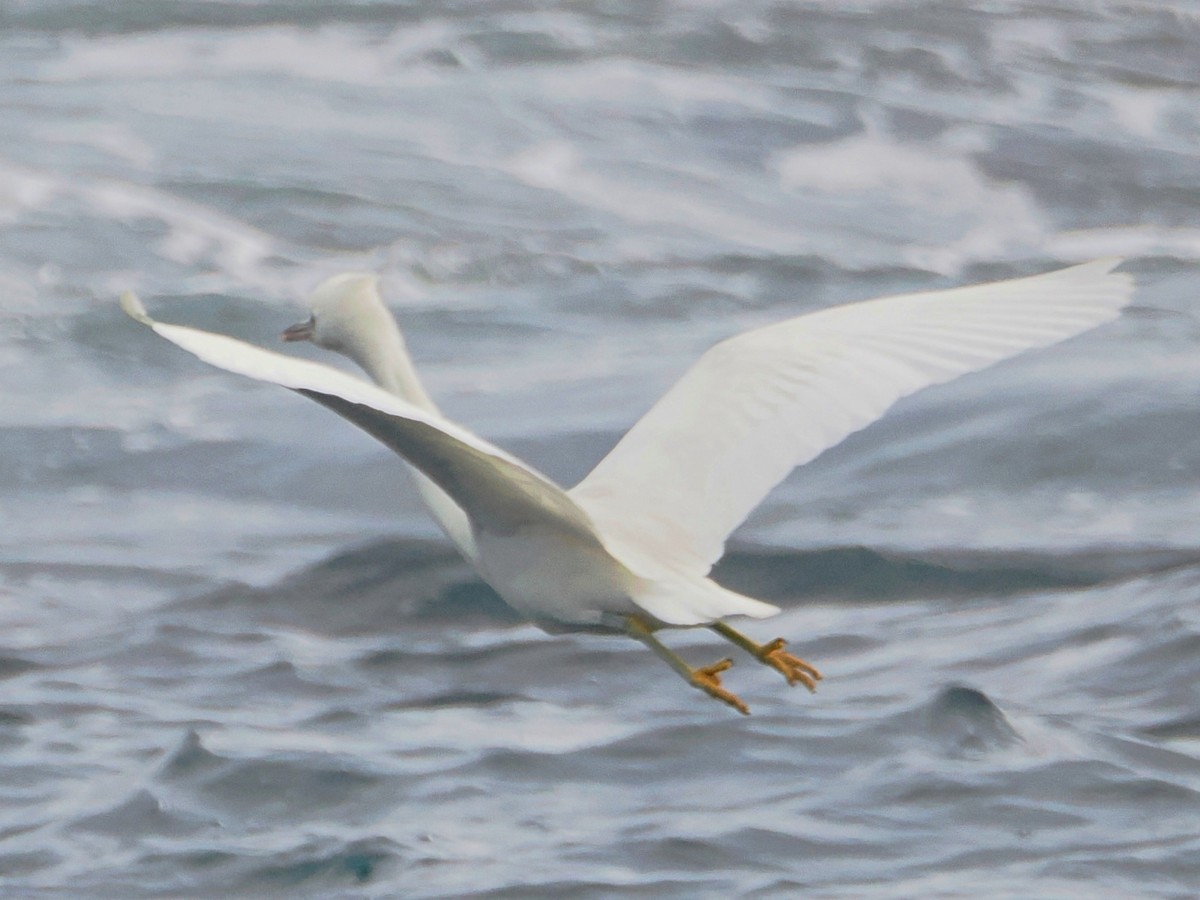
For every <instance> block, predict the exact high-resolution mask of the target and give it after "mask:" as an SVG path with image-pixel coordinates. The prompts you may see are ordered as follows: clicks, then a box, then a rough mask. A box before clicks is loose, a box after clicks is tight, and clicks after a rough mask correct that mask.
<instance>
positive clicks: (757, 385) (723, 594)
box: [121, 259, 1133, 713]
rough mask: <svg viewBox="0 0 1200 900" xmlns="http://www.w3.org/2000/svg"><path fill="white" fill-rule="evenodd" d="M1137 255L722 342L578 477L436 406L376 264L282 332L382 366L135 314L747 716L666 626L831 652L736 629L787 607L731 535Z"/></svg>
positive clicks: (501, 565) (459, 533) (1076, 315)
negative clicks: (400, 480)
mask: <svg viewBox="0 0 1200 900" xmlns="http://www.w3.org/2000/svg"><path fill="white" fill-rule="evenodd" d="M1120 262H1121V261H1120V260H1119V259H1109V260H1098V261H1095V262H1090V263H1085V264H1083V265H1078V266H1073V267H1070V268H1066V269H1059V270H1057V271H1053V272H1049V273H1046V274H1043V275H1035V276H1032V277H1027V278H1017V279H1012V280H1009V281H1000V282H995V283H990V284H980V285H974V286H969V287H960V288H954V289H950V290H942V291H931V292H924V293H915V294H905V295H900V296H894V297H885V298H881V299H876V300H868V301H863V302H858V303H851V304H847V305H844V306H837V307H833V308H830V309H824V310H820V311H818V312H813V313H809V314H807V315H802V316H799V317H797V318H793V319H790V320H787V321H784V322H780V323H778V324H773V325H768V326H765V327H761V328H756V329H754V330H751V331H747V332H744V333H742V334H738V335H735V336H733V337H730V338H728V339H726V340H724V341H722V342H720V343H718V344H717V345H715V346H714V347H712V348H711V349H710V350H708V351H707V352H706V353H705V354H704V355H703V356H701V358H700V360H699V361H698V362H697V363H695V365H693V366H692V368H691V369H690V370H689V371H688V372H687V373H686V374H685V375H684V376H683V378H682V379H681V380H680V381H679V382H678V383H677V384H675V386H674V387H672V388H671V389H670V390H669V391H668V392H667V393H666V395H665V396H663V397H662V399H660V400H659V401H658V402H657V403H656V404H655V405H654V406H653V407H652V408H651V410H650V411H649V412H648V413H647V414H646V415H645V416H644V417H643V418H642V419H641V420H640V421H639V422H638V423H637V424H635V425H634V426H633V428H631V429H630V431H629V432H628V433H627V434H626V435H625V436H624V437H623V438H622V439H621V440H620V442H618V443H617V445H616V446H615V447H614V448H613V449H612V451H611V452H610V453H609V454H608V455H607V456H606V457H604V459H602V460H601V461H600V463H599V464H598V465H597V466H596V468H595V469H593V470H592V472H591V473H590V474H589V475H588V476H587V477H586V478H584V479H583V480H582V481H581V482H580V483H579V484H577V485H576V486H575V487H573V488H571V489H570V490H564V489H563V488H561V487H559V486H558V485H557V484H555V483H554V482H553V481H551V480H550V479H549V478H547V477H546V476H544V475H542V474H540V473H539V472H537V471H536V470H534V469H533V468H532V467H530V466H528V465H526V464H525V463H523V462H521V461H520V460H518V459H516V458H515V457H513V456H511V455H510V454H508V453H506V452H505V451H503V450H501V449H499V448H498V447H496V446H494V445H492V444H491V443H489V442H488V441H486V440H484V439H482V438H480V437H478V436H477V435H475V434H472V433H471V432H470V431H468V430H467V429H465V428H463V427H462V426H460V425H457V424H455V423H453V422H451V421H449V420H447V419H446V418H445V417H444V416H442V414H441V413H440V412H439V411H438V409H437V407H436V406H435V405H434V403H433V401H432V400H431V399H430V397H429V395H428V394H427V393H426V392H425V389H424V388H423V387H422V385H421V382H420V379H419V378H418V377H417V372H416V369H415V368H414V366H413V364H412V361H411V359H410V357H409V355H408V351H407V349H406V347H405V343H404V338H403V336H402V334H401V332H400V329H399V327H398V326H397V324H396V321H395V319H394V318H393V317H392V316H391V314H390V313H389V312H388V310H387V308H386V307H385V306H384V305H383V302H382V301H381V300H380V297H379V293H378V287H377V279H376V278H375V277H374V276H372V275H367V274H357V273H350V274H343V275H337V276H334V277H333V278H330V279H328V280H326V281H325V282H323V283H322V284H321V285H320V286H319V287H317V289H316V290H315V291H314V292H313V293H312V295H311V296H310V298H309V301H310V304H311V308H312V317H311V318H309V319H308V321H306V322H304V323H302V324H300V325H296V326H293V327H291V328H289V329H287V331H285V332H284V334H283V337H284V339H285V340H289V341H297V340H311V341H313V342H314V343H315V344H317V345H319V346H321V347H325V348H328V349H330V350H335V351H337V352H339V353H342V354H345V355H346V356H348V357H350V358H351V359H352V360H354V361H355V362H356V363H357V364H358V365H359V366H360V367H361V368H362V369H364V370H365V371H366V373H367V374H368V375H369V376H370V377H371V379H372V380H373V381H374V382H375V383H374V384H371V383H369V382H367V381H364V380H363V379H361V378H357V377H355V376H353V375H350V374H348V373H346V372H342V371H340V370H337V369H334V368H331V367H329V366H325V365H321V364H319V363H315V362H310V361H307V360H302V359H296V358H294V357H289V356H285V355H283V354H280V353H275V352H272V351H269V350H264V349H262V348H260V347H256V346H253V345H251V344H246V343H244V342H242V341H238V340H234V339H233V338H229V337H225V336H223V335H217V334H211V333H208V332H205V331H200V330H197V329H194V328H188V327H184V326H180V325H168V324H164V323H160V322H156V321H154V320H153V319H151V318H150V317H149V316H148V315H147V314H146V310H145V307H144V306H143V305H142V303H141V301H140V300H138V298H137V297H136V296H134V295H133V294H131V293H126V294H124V295H123V296H122V297H121V305H122V308H123V309H124V310H125V312H127V313H128V314H129V315H130V316H132V317H133V318H134V319H136V320H138V321H139V322H141V323H143V324H145V325H148V326H149V327H151V328H152V329H154V331H155V332H157V333H158V334H159V335H161V336H162V337H164V338H166V339H167V340H168V341H171V342H172V343H174V344H177V345H178V346H180V347H182V348H183V349H184V350H187V351H189V352H190V353H192V354H194V355H196V356H197V357H199V358H200V359H202V360H204V361H205V362H207V363H210V364H212V365H214V366H217V367H219V368H221V369H225V370H227V371H230V372H235V373H237V374H240V375H244V376H248V377H250V378H254V379H257V380H259V381H267V382H273V383H275V384H279V385H282V386H284V387H287V388H290V389H292V390H294V391H297V392H298V393H300V394H303V395H304V396H306V397H309V398H311V399H313V400H316V401H317V402H318V403H320V404H322V405H323V406H326V407H328V408H330V409H332V410H333V411H334V412H336V413H338V414H339V415H341V416H343V417H344V418H346V419H349V420H350V421H351V422H353V423H354V424H355V425H358V426H359V427H360V428H362V429H363V430H364V431H366V432H368V433H369V434H371V435H372V436H374V437H376V438H378V439H379V440H380V441H382V442H383V443H384V444H386V445H387V446H388V447H390V448H391V449H392V450H394V451H395V452H396V453H398V454H399V455H400V456H401V457H403V458H404V459H405V460H406V461H407V462H408V463H409V464H410V465H412V466H413V467H414V468H415V469H416V470H417V472H418V474H417V486H418V488H419V490H420V492H421V495H422V497H423V498H424V500H425V502H426V504H427V505H428V507H429V510H430V512H431V513H432V514H433V516H434V517H435V518H436V519H437V520H438V522H439V523H440V525H441V527H442V529H443V530H444V531H445V533H446V534H447V536H448V537H449V538H450V539H451V540H452V541H453V542H454V543H455V544H456V545H457V546H458V548H459V550H461V551H462V554H463V556H465V557H466V558H467V560H468V561H469V562H470V563H471V565H472V566H473V567H474V568H475V570H476V571H477V572H478V573H479V575H480V576H481V577H482V578H483V579H484V580H485V581H486V582H487V583H488V584H490V585H491V586H492V587H493V588H495V589H496V591H497V592H498V593H499V594H500V596H501V597H503V598H504V600H505V601H506V602H507V603H509V604H510V605H511V606H513V607H514V608H515V609H517V610H518V611H519V612H521V613H522V614H524V615H525V616H526V617H528V618H529V619H530V620H532V621H533V622H535V623H537V624H538V625H540V626H542V627H543V628H544V629H546V630H547V631H602V632H610V633H614V632H615V633H624V634H627V635H629V636H630V637H633V638H636V639H637V640H639V641H641V642H642V643H644V644H646V645H647V646H648V647H649V648H650V649H651V650H653V651H654V652H655V653H656V654H658V655H659V656H660V657H661V658H662V659H663V660H665V661H666V662H667V663H668V664H669V665H670V666H671V667H672V668H673V669H674V670H675V671H676V672H678V673H679V674H680V675H681V676H682V677H683V678H684V679H685V680H686V681H688V682H689V683H690V684H692V685H693V686H695V687H697V688H699V689H700V690H702V691H704V692H705V693H707V694H709V695H710V696H712V697H715V698H716V699H718V700H721V701H723V702H725V703H727V704H729V705H730V706H732V707H733V708H734V709H737V710H738V711H740V712H742V713H748V712H749V709H748V708H747V706H746V704H745V703H743V702H742V701H741V700H740V699H739V698H738V697H737V696H736V695H735V694H733V693H732V692H730V691H729V690H727V689H726V688H725V687H723V686H722V684H721V678H720V674H721V673H722V672H724V671H725V670H726V669H728V668H729V667H730V666H731V665H732V660H730V659H722V660H720V661H719V662H716V663H714V664H712V665H710V666H701V667H695V666H692V665H689V664H688V663H687V662H685V661H684V660H683V659H682V658H681V657H680V656H679V655H677V654H676V653H674V652H673V651H671V650H670V649H668V648H667V647H666V646H665V645H664V644H663V643H662V642H661V641H660V640H659V639H658V637H656V634H655V633H656V632H658V631H659V630H661V629H664V628H688V627H699V626H703V627H708V628H711V629H712V630H713V631H715V632H716V633H717V634H719V635H721V636H722V637H724V638H726V639H728V640H729V641H731V642H733V643H734V644H735V645H737V646H738V647H739V648H741V649H742V650H744V651H746V652H748V653H749V654H750V655H751V656H752V657H753V658H755V659H757V660H758V661H760V662H762V663H764V664H766V665H768V666H770V667H772V668H774V669H776V670H778V671H779V672H780V673H781V674H782V675H783V676H784V678H786V679H787V681H788V683H789V684H792V685H794V684H804V685H805V686H806V687H808V688H809V689H810V690H812V689H814V688H815V686H816V682H817V680H818V679H820V678H821V675H820V673H819V672H818V671H817V669H816V668H814V667H813V666H811V665H809V664H808V663H807V662H805V661H804V660H802V659H799V658H797V657H796V656H793V655H792V654H790V653H788V652H787V650H786V649H785V646H786V643H785V641H784V640H783V639H782V638H776V639H775V640H772V641H768V642H766V643H759V642H757V641H755V640H753V639H752V638H750V637H747V636H746V635H744V634H742V633H741V632H739V631H736V630H734V629H733V628H732V627H730V626H729V625H728V624H727V623H726V622H725V621H724V619H725V618H727V617H729V616H749V617H751V618H763V617H766V616H771V615H774V614H776V613H777V612H779V609H778V607H775V606H773V605H771V604H769V603H764V602H762V601H761V600H755V599H753V598H751V597H746V596H743V595H741V594H737V593H735V592H733V591H731V590H728V589H726V588H724V587H722V586H721V585H719V584H717V583H716V582H715V581H713V580H711V579H710V578H709V577H708V574H709V571H710V569H711V568H712V566H713V564H714V563H715V562H716V561H717V560H718V559H719V558H720V557H721V555H722V554H723V553H724V548H725V541H726V539H727V538H728V536H729V534H730V533H731V532H732V531H733V530H734V529H735V528H737V526H738V525H740V524H741V523H742V521H743V520H744V519H745V518H746V517H747V516H748V515H749V514H750V512H751V511H752V510H753V509H754V508H755V507H756V506H758V504H759V503H760V502H761V501H762V499H763V498H764V497H765V496H766V495H767V493H768V492H769V491H770V490H771V489H772V488H774V487H775V486H776V485H777V484H778V483H779V482H780V481H782V480H783V479H784V478H785V477H786V476H787V474H788V473H789V472H790V471H791V470H792V469H793V468H795V467H796V466H798V465H801V464H802V463H805V462H808V461H809V460H811V459H812V458H813V457H815V456H817V455H818V454H819V453H821V452H822V451H823V450H825V449H827V448H829V447H831V446H833V445H834V444H836V443H838V442H839V441H841V440H842V439H843V438H845V437H846V436H847V435H849V434H851V433H852V432H854V431H857V430H859V429H860V428H863V427H864V426H866V425H868V424H869V423H871V422H873V421H874V420H875V419H877V418H879V417H880V416H881V415H883V413H884V412H885V411H886V410H887V409H888V408H889V407H890V406H892V404H894V403H895V402H896V401H897V400H899V399H900V398H901V397H904V396H907V395H909V394H912V393H913V392H914V391H917V390H920V389H921V388H923V387H927V386H929V385H933V384H937V383H940V382H945V381H949V380H950V379H952V378H955V377H956V376H958V375H962V374H965V373H967V372H972V371H976V370H978V369H982V368H984V367H986V366H988V365H990V364H992V363H995V362H998V361H1000V360H1002V359H1006V358H1008V357H1011V356H1015V355H1016V354H1018V353H1021V352H1022V351H1025V350H1029V349H1032V348H1035V347H1044V346H1047V345H1050V344H1053V343H1056V342H1058V341H1062V340H1065V339H1066V338H1069V337H1072V336H1073V335H1076V334H1079V333H1081V332H1083V331H1086V330H1088V329H1090V328H1093V327H1095V326H1097V325H1100V324H1101V323H1104V322H1107V321H1110V320H1112V319H1114V318H1116V317H1117V315H1118V314H1119V312H1120V310H1121V308H1122V307H1124V306H1125V305H1126V304H1127V303H1128V302H1129V300H1130V298H1131V296H1132V294H1133V280H1132V278H1130V276H1129V275H1127V274H1122V273H1114V272H1113V271H1112V270H1113V269H1114V268H1115V267H1116V266H1117V265H1118V264H1119V263H1120Z"/></svg>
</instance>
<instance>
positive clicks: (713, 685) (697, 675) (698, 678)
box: [689, 658, 750, 716]
mask: <svg viewBox="0 0 1200 900" xmlns="http://www.w3.org/2000/svg"><path fill="white" fill-rule="evenodd" d="M732 665H733V660H732V659H728V658H726V659H723V660H721V661H720V662H715V663H713V664H712V665H711V666H705V667H704V668H702V669H692V676H691V678H690V679H689V680H690V681H691V683H692V684H693V685H695V686H696V687H698V688H700V690H702V691H704V693H706V694H708V696H710V697H715V698H716V699H717V700H720V701H721V702H723V703H728V704H729V705H730V706H732V707H733V708H734V709H736V710H737V711H738V712H740V713H741V714H742V715H744V716H748V715H750V707H748V706H747V705H746V704H745V703H743V702H742V701H741V700H740V699H738V697H737V695H736V694H734V693H732V692H730V691H727V690H725V688H723V687H721V678H720V674H721V673H722V672H724V671H725V670H726V669H728V668H729V667H730V666H732Z"/></svg>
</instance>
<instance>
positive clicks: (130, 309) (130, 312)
mask: <svg viewBox="0 0 1200 900" xmlns="http://www.w3.org/2000/svg"><path fill="white" fill-rule="evenodd" d="M120 303H121V311H122V312H124V313H125V315H127V316H129V318H131V319H133V320H134V321H135V322H140V323H141V324H143V325H147V326H149V327H151V328H153V327H154V320H153V319H151V318H150V314H149V313H147V312H146V307H145V306H144V305H143V304H142V301H141V300H140V299H138V295H137V294H135V293H134V292H133V291H125V292H124V293H123V294H121V298H120Z"/></svg>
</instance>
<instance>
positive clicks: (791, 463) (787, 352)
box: [569, 259, 1133, 574]
mask: <svg viewBox="0 0 1200 900" xmlns="http://www.w3.org/2000/svg"><path fill="white" fill-rule="evenodd" d="M1120 262H1121V260H1119V259H1110V260H1098V261H1096V262H1091V263H1086V264H1084V265H1080V266H1074V267H1071V268H1068V269H1061V270H1058V271H1055V272H1050V273H1047V274H1044V275H1035V276H1032V277H1029V278H1019V279H1013V280H1010V281H1003V282H996V283H992V284H982V285H973V286H970V287H963V288H955V289H951V290H945V291H935V292H926V293H918V294H905V295H901V296H895V297H885V298H881V299H877V300H868V301H864V302H861V303H854V304H850V305H846V306H839V307H834V308H831V309H827V310H823V311H820V312H816V313H811V314H808V315H804V316H800V317H798V318H795V319H791V320H788V321H785V322H781V323H778V324H774V325H768V326H766V327H763V328H758V329H755V330H752V331H748V332H745V333H743V334H739V335H736V336H734V337H731V338H729V339H727V340H725V341H723V342H722V343H720V344H717V345H716V346H714V347H713V348H712V349H711V350H709V351H708V352H707V353H705V354H704V355H703V356H702V357H701V358H700V360H699V361H698V362H697V363H696V364H695V365H694V366H693V367H692V368H691V369H690V370H689V371H688V372H687V373H686V374H685V375H684V377H683V378H682V379H681V380H680V381H679V382H678V383H676V384H675V385H674V386H673V387H672V388H671V389H670V390H669V391H668V392H667V393H666V394H665V395H664V396H663V397H662V399H661V400H659V401H658V403H656V404H655V405H654V406H653V407H652V408H651V409H650V411H649V412H648V413H647V414H646V415H645V416H644V417H643V418H642V419H641V420H640V421H639V422H638V423H637V424H636V425H634V426H633V428H632V429H631V430H630V431H629V432H628V433H627V434H626V435H625V437H624V438H622V439H621V441H620V442H619V443H618V444H617V445H616V447H614V448H613V450H612V451H611V452H610V453H609V454H608V455H607V456H606V457H605V458H604V459H602V460H601V461H600V463H599V465H597V466H596V468H595V469H594V470H593V471H592V472H591V473H590V474H589V475H588V476H587V477H586V478H584V479H583V481H581V482H580V483H579V484H578V485H576V487H574V488H573V489H572V490H571V491H570V492H569V493H570V495H571V496H572V497H573V498H574V499H575V501H576V502H577V503H579V505H580V506H582V507H583V509H584V510H585V511H586V512H587V513H588V515H589V517H590V518H591V520H592V522H593V523H594V524H595V526H596V528H597V530H598V531H599V532H600V533H601V534H602V535H604V537H605V540H606V542H607V543H609V544H610V546H614V547H619V548H620V549H619V550H618V552H625V551H626V550H629V551H630V552H632V553H636V554H638V555H639V556H646V557H653V558H656V559H658V560H660V561H662V562H665V563H669V564H671V565H673V566H675V567H677V568H678V569H679V570H680V571H689V572H692V573H696V574H701V573H706V572H708V570H709V569H710V568H711V566H712V565H713V563H714V562H716V560H717V559H719V558H720V557H721V555H722V554H723V552H724V547H725V541H726V539H727V538H728V536H729V534H730V533H731V532H732V531H733V530H734V529H735V528H736V527H737V526H738V525H739V524H741V523H742V521H743V520H745V518H746V517H747V516H748V515H749V514H750V512H751V511H752V510H753V509H754V508H755V507H756V506H758V504H759V503H760V502H761V501H762V500H763V498H764V497H765V496H766V495H767V493H768V492H769V491H770V490H771V489H772V488H774V487H775V486H776V485H777V484H779V482H780V481H782V480H783V479H784V478H785V477H786V476H787V475H788V473H789V472H791V471H792V469H794V468H795V467H796V466H798V465H801V464H803V463H805V462H808V461H809V460H811V459H813V458H814V457H815V456H817V455H818V454H820V453H821V452H822V451H823V450H825V449H827V448H829V447H832V446H833V445H834V444H837V443H838V442H839V441H841V440H842V439H843V438H845V437H846V436H847V435H849V434H851V433H853V432H855V431H858V430H859V429H861V428H863V427H864V426H866V425H868V424H870V423H871V422H873V421H875V420H876V419H878V418H879V417H880V416H882V415H883V414H884V412H886V411H887V409H888V408H889V407H891V406H892V405H893V404H894V403H895V402H896V401H897V400H899V399H900V398H902V397H905V396H907V395H909V394H912V393H913V392H915V391H918V390H920V389H921V388H924V387H927V386H929V385H934V384H938V383H941V382H945V381H949V380H950V379H952V378H955V377H957V376H959V375H963V374H965V373H967V372H973V371H976V370H978V369H982V368H984V367H986V366H989V365H991V364H992V363H995V362H999V361H1000V360H1003V359H1007V358H1009V357H1011V356H1015V355H1016V354H1018V353H1021V352H1023V351H1025V350H1030V349H1033V348H1035V347H1044V346H1048V345H1050V344H1054V343H1056V342H1058V341H1062V340H1065V339H1066V338H1069V337H1072V336H1073V335H1076V334H1079V333H1080V332H1083V331H1086V330H1088V329H1089V328H1092V327H1094V326H1096V325H1100V324H1102V323H1104V322H1107V321H1110V320H1112V319H1114V318H1116V317H1117V315H1118V314H1119V312H1120V310H1121V308H1122V307H1123V306H1125V305H1126V304H1127V303H1128V302H1129V300H1130V298H1131V296H1132V293H1133V281H1132V279H1131V278H1130V277H1129V276H1128V275H1125V274H1121V273H1115V274H1114V273H1113V272H1112V269H1113V268H1115V267H1116V266H1117V265H1118V264H1119V263H1120Z"/></svg>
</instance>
